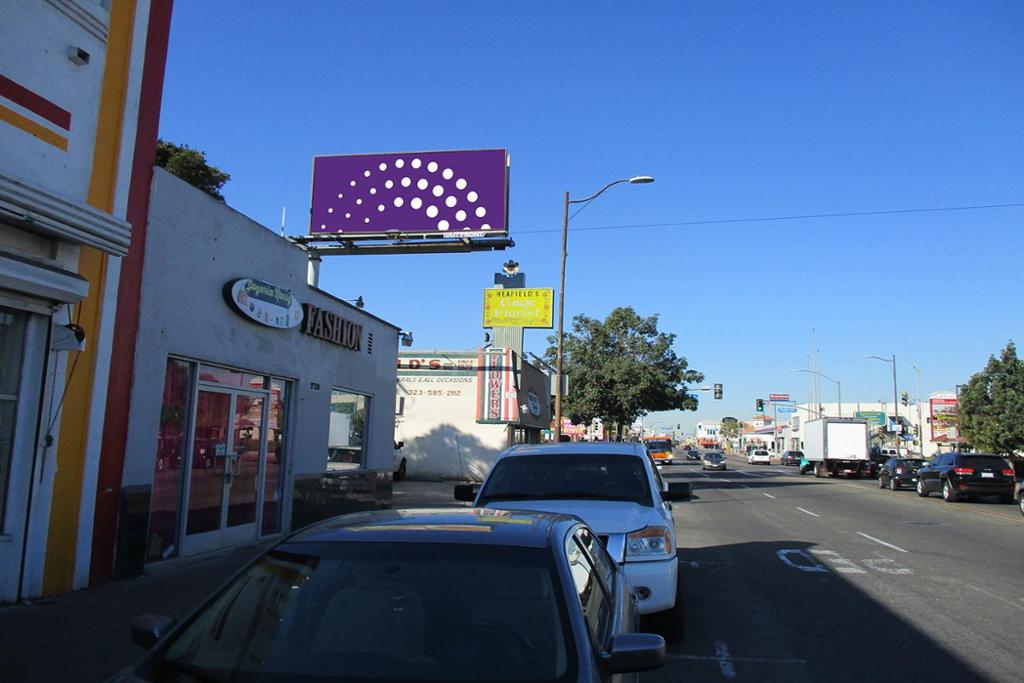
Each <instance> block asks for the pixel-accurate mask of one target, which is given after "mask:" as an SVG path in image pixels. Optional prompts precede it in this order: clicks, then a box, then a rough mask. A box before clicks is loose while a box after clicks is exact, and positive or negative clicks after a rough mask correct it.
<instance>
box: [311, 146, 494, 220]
mask: <svg viewBox="0 0 1024 683" xmlns="http://www.w3.org/2000/svg"><path fill="white" fill-rule="evenodd" d="M483 151H485V152H490V153H492V154H493V153H494V152H499V153H500V154H502V160H503V159H504V154H505V153H504V151H503V150H483ZM458 154H460V153H458V152H436V153H435V152H431V153H426V152H425V153H422V154H417V155H416V156H413V155H407V156H403V155H397V156H394V155H372V156H371V155H366V157H364V158H363V160H362V163H361V164H360V165H359V166H358V167H356V166H354V165H353V164H352V163H351V162H354V161H356V160H357V159H359V157H324V159H328V160H330V159H343V160H345V161H346V162H348V163H349V165H348V166H347V167H346V168H345V170H344V172H343V173H344V175H341V174H337V175H335V176H334V177H332V178H330V181H329V182H332V185H331V186H330V187H325V188H324V190H323V191H319V192H318V188H317V182H320V181H319V180H318V179H317V178H315V182H314V193H313V194H314V197H313V207H312V213H313V214H314V216H313V225H314V226H315V227H318V228H319V230H315V232H340V233H344V232H346V231H352V232H354V233H367V232H370V231H374V230H379V231H380V232H386V231H391V230H398V231H404V232H414V231H416V230H420V229H422V230H423V231H424V232H427V231H442V232H446V231H449V230H452V231H455V232H465V233H470V232H481V231H492V230H493V228H492V225H493V224H494V222H495V221H494V220H493V216H494V215H498V216H504V215H505V201H506V197H505V192H506V189H505V181H506V177H505V175H504V174H505V165H504V164H502V165H501V167H500V169H499V170H500V171H501V173H502V176H501V177H500V178H498V179H497V181H495V179H494V177H493V176H494V175H495V173H493V172H492V173H491V177H487V178H485V179H484V180H485V181H486V182H483V183H482V184H480V185H478V184H477V182H476V178H477V176H478V175H479V173H478V172H477V170H476V169H475V168H474V167H473V165H472V164H470V163H466V164H460V163H459V162H460V159H459V157H458V156H457V155H458ZM374 156H375V157H376V158H373V157H374ZM385 156H390V158H382V157H385ZM432 156H436V157H437V158H431V157H432ZM442 157H443V158H442ZM320 159H321V158H320V157H318V158H317V159H316V160H315V161H314V169H316V163H317V162H318V161H319V160H320ZM492 159H493V157H492ZM316 173H318V171H316V170H315V174H316ZM324 175H325V176H326V175H327V174H324ZM364 180H365V181H366V182H362V181H364ZM342 184H343V185H345V191H344V192H339V191H338V189H340V188H339V186H340V185H342ZM464 202H465V203H468V204H470V205H471V206H466V204H464ZM460 205H461V206H460ZM485 218H486V219H487V220H486V221H485ZM371 223H372V224H373V227H372V228H367V227H364V226H367V225H370V224H371ZM498 227H499V228H500V229H501V230H500V231H501V232H504V231H505V227H504V225H503V223H502V221H501V220H499V221H498Z"/></svg>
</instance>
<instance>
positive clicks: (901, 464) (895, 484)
mask: <svg viewBox="0 0 1024 683" xmlns="http://www.w3.org/2000/svg"><path fill="white" fill-rule="evenodd" d="M926 463H927V461H926V460H922V459H921V458H889V459H888V460H886V461H885V464H884V465H882V469H881V470H880V471H879V473H878V488H882V489H884V488H885V487H886V486H888V487H889V488H890V489H891V490H893V491H896V490H898V489H899V488H900V487H901V486H914V485H915V484H917V471H918V470H919V469H921V466H922V465H924V464H926Z"/></svg>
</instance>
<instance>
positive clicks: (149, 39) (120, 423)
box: [89, 0, 174, 584]
mask: <svg viewBox="0 0 1024 683" xmlns="http://www.w3.org/2000/svg"><path fill="white" fill-rule="evenodd" d="M173 5H174V0H152V3H151V4H150V8H149V26H148V28H147V30H146V55H145V62H144V64H143V67H142V88H141V90H140V92H139V119H138V125H137V127H136V132H135V153H134V157H133V160H132V176H131V185H130V188H129V190H128V215H127V219H128V222H129V223H131V225H132V243H131V246H130V247H129V248H128V254H127V255H126V256H125V257H124V259H123V260H122V261H121V279H120V283H119V284H118V288H117V319H116V321H115V323H114V340H113V348H112V351H111V356H110V380H109V385H108V387H107V411H106V418H105V419H104V422H103V446H102V448H101V450H100V464H99V474H98V481H97V486H96V511H95V516H94V521H93V537H92V563H91V566H90V572H89V583H90V584H95V583H100V582H103V581H109V580H110V579H111V578H112V576H113V572H114V549H115V547H116V542H117V512H118V503H119V501H120V496H121V474H122V471H123V469H124V454H125V447H126V444H127V441H128V407H129V404H130V397H131V385H132V371H133V368H134V366H135V340H136V337H137V336H138V329H139V300H140V296H141V293H142V266H143V255H144V250H145V246H146V227H147V217H148V214H149V192H150V185H151V183H152V180H153V164H154V163H155V161H156V138H157V132H158V129H159V126H160V103H161V100H162V98H163V91H164V68H165V66H166V64H167V43H168V38H169V36H170V32H171V11H172V9H173ZM153 436H154V439H153V445H154V447H155V446H156V438H155V437H156V435H155V434H154V435H153Z"/></svg>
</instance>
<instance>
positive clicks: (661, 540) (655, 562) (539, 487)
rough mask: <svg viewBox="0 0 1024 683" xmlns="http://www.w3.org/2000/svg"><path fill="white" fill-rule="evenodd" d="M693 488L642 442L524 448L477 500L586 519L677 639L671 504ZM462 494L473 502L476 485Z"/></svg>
mask: <svg viewBox="0 0 1024 683" xmlns="http://www.w3.org/2000/svg"><path fill="white" fill-rule="evenodd" d="M690 486H691V485H690V484H689V483H688V482H673V483H671V484H666V483H665V482H664V480H662V478H661V475H660V474H659V473H658V470H657V468H656V467H655V466H654V464H653V461H652V460H651V459H650V457H648V456H647V454H646V452H645V450H644V449H643V447H642V446H639V447H638V446H635V445H633V444H623V443H607V444H571V443H564V444H551V445H520V446H513V447H512V448H510V449H508V450H506V451H504V452H503V453H502V454H501V455H499V456H498V460H497V462H496V463H495V464H494V467H493V468H492V469H491V473H490V474H489V475H488V476H487V478H486V479H485V480H484V483H483V485H482V486H481V487H480V490H479V492H478V493H477V494H476V497H475V499H474V500H473V504H474V506H475V507H479V508H508V509H516V510H546V511H551V512H565V513H570V514H575V515H577V516H579V517H580V518H582V519H583V520H584V521H585V522H586V523H587V524H588V525H589V526H590V527H591V528H592V529H594V530H595V531H596V532H597V534H598V535H599V536H600V538H601V541H602V542H603V543H604V545H605V547H607V549H608V552H609V554H610V555H611V556H612V557H613V558H614V559H615V561H616V562H617V563H618V564H619V565H620V566H621V567H622V569H623V571H624V573H625V575H626V579H627V581H628V582H629V583H630V585H631V586H633V590H634V591H635V592H636V594H637V597H638V600H637V608H638V609H639V611H640V614H642V615H649V616H650V618H651V621H653V622H654V623H655V625H656V627H657V629H658V630H660V631H661V632H662V633H663V634H664V635H665V636H666V638H668V639H671V640H677V639H679V638H682V636H683V630H684V622H683V619H684V615H683V583H682V575H681V574H680V573H679V560H678V558H677V557H676V531H675V521H674V520H673V518H672V504H671V501H676V500H684V499H686V498H689V497H690ZM455 497H456V499H458V500H471V499H473V492H472V488H471V485H459V486H456V487H455Z"/></svg>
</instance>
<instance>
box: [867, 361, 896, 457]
mask: <svg viewBox="0 0 1024 683" xmlns="http://www.w3.org/2000/svg"><path fill="white" fill-rule="evenodd" d="M864 357H865V358H870V359H872V360H880V361H882V362H883V363H889V364H890V365H892V411H893V414H894V415H895V416H896V424H899V423H900V395H899V393H898V392H897V390H896V354H895V353H894V354H892V358H883V357H882V356H864ZM888 419H889V418H888V416H886V421H887V422H888ZM900 441H901V439H900V434H899V432H897V433H896V457H897V458H899V457H902V456H901V455H900Z"/></svg>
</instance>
